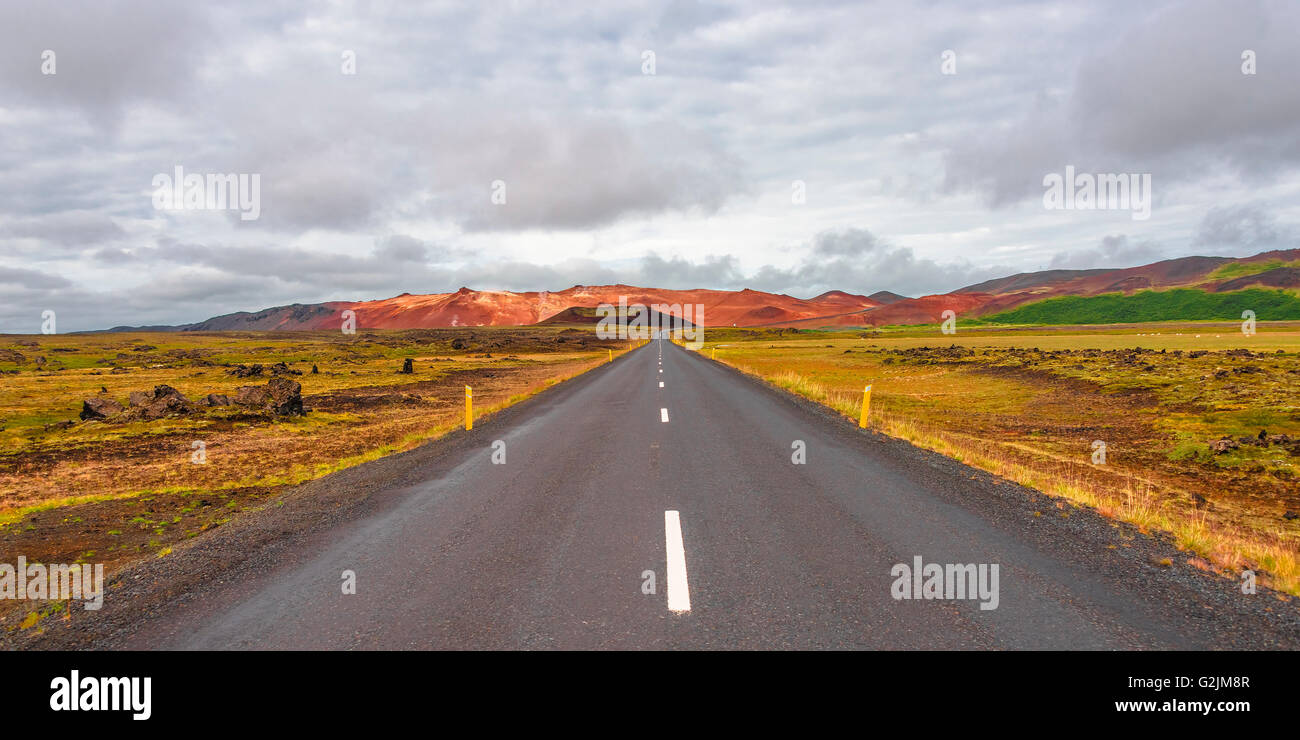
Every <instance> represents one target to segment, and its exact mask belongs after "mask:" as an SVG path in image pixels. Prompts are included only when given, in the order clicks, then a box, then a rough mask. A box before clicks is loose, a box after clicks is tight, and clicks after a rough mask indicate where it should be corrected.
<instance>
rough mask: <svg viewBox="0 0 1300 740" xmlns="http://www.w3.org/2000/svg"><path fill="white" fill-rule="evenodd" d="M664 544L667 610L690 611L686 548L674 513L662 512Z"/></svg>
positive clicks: (678, 518)
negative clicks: (666, 567)
mask: <svg viewBox="0 0 1300 740" xmlns="http://www.w3.org/2000/svg"><path fill="white" fill-rule="evenodd" d="M664 542H665V543H666V544H667V548H668V610H669V611H674V612H688V611H690V610H691V589H690V587H689V586H687V585H686V548H685V547H684V546H683V545H682V520H681V516H680V515H678V513H677V512H676V511H665V512H664Z"/></svg>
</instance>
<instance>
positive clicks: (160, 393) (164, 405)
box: [131, 385, 196, 420]
mask: <svg viewBox="0 0 1300 740" xmlns="http://www.w3.org/2000/svg"><path fill="white" fill-rule="evenodd" d="M131 400H132V402H133V403H132V404H131V405H133V406H135V405H136V404H135V403H134V401H135V400H136V394H134V393H132V394H131ZM195 410H196V409H195V406H194V404H192V403H190V400H189V399H188V398H186V397H185V396H183V395H181V392H180V391H178V390H176V389H175V388H173V387H171V386H170V385H159V386H155V387H154V389H153V394H152V395H151V396H150V397H149V399H148V401H147V403H144V404H143V405H141V406H140V415H141V416H142V417H143V418H145V419H148V420H153V419H161V418H163V417H164V416H174V415H177V414H192V413H194V411H195Z"/></svg>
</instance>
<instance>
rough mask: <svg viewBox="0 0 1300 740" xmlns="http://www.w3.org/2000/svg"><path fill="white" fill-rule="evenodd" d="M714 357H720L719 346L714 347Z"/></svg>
mask: <svg viewBox="0 0 1300 740" xmlns="http://www.w3.org/2000/svg"><path fill="white" fill-rule="evenodd" d="M713 359H715V360H716V359H718V348H717V347H714V348H713Z"/></svg>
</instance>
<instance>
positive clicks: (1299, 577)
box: [717, 335, 1300, 595]
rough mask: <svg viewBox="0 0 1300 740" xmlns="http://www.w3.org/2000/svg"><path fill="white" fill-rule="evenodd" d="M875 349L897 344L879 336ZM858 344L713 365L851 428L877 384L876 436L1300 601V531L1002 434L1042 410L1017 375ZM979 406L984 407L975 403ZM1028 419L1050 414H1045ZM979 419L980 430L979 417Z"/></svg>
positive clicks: (1133, 472)
mask: <svg viewBox="0 0 1300 740" xmlns="http://www.w3.org/2000/svg"><path fill="white" fill-rule="evenodd" d="M945 339H947V338H945ZM1049 340H1050V342H1051V343H1053V344H1059V345H1061V346H1068V344H1069V342H1070V341H1071V340H1070V338H1068V337H1062V336H1058V335H1053V336H1051V337H1046V338H1044V337H1029V338H1025V337H1017V338H1015V339H1010V338H1006V337H995V338H992V339H991V340H990V339H989V338H977V339H971V340H969V341H970V342H971V343H972V344H975V345H977V346H978V345H979V344H981V343H984V342H988V341H994V342H996V343H997V344H999V345H1003V346H1024V345H1026V344H1032V346H1043V345H1047V344H1048V343H1049ZM927 341H928V343H929V345H931V346H932V345H933V344H934V340H933V338H930V339H929V340H926V339H924V338H920V339H917V338H905V339H900V340H898V343H899V346H901V347H905V348H906V347H921V346H926V342H927ZM1074 341H1075V346H1077V345H1078V344H1079V343H1080V340H1079V339H1077V338H1076V339H1075V340H1074ZM1170 341H1172V342H1175V343H1178V344H1179V345H1180V346H1182V345H1185V344H1186V341H1185V339H1184V338H1183V337H1179V336H1172V337H1170ZM872 342H873V343H875V344H878V345H879V344H884V345H886V346H892V344H891V343H889V342H887V341H882V340H880V339H878V338H874V337H873V338H872ZM1008 343H1010V344H1009V345H1008ZM1274 343H1277V344H1282V345H1283V346H1291V347H1293V346H1294V345H1287V344H1286V343H1285V340H1282V339H1279V338H1278V337H1273V338H1272V339H1271V341H1270V346H1272V345H1273V344H1274ZM827 344H830V346H829V347H827V346H826V345H827ZM1082 344H1084V345H1085V346H1087V345H1090V344H1100V345H1102V346H1103V347H1104V346H1111V345H1116V344H1118V345H1119V346H1124V345H1125V344H1128V345H1129V346H1131V345H1132V341H1131V339H1130V338H1129V337H1120V338H1116V337H1114V336H1113V335H1106V336H1104V337H1101V338H1098V337H1083V338H1082ZM862 346H863V342H861V341H852V342H845V341H832V342H829V343H828V342H826V341H824V340H820V339H800V340H785V341H780V342H771V341H752V342H745V341H739V342H734V343H729V344H728V345H726V346H725V348H722V349H720V350H719V351H718V353H717V360H718V361H720V362H724V363H726V364H729V365H731V366H733V367H735V368H736V369H738V370H740V371H741V372H745V373H747V374H750V375H754V376H757V377H759V378H762V379H764V380H766V381H767V382H770V383H772V384H773V385H776V386H777V387H780V388H784V389H786V390H788V391H790V392H793V393H796V394H798V395H801V396H803V397H805V398H808V399H810V400H813V401H816V402H818V403H821V404H823V405H825V406H827V407H829V408H832V409H834V410H835V411H837V412H839V413H841V414H843V415H844V416H846V417H848V418H850V419H853V420H857V419H858V416H859V413H860V410H861V402H862V392H861V386H862V385H863V384H864V383H865V382H871V383H872V384H873V386H874V387H873V394H872V396H873V398H872V411H871V418H870V427H871V428H872V429H873V430H875V431H878V432H880V433H883V434H886V435H889V436H892V437H897V438H900V439H904V440H907V441H908V442H910V443H912V444H915V445H917V446H919V447H922V448H925V449H929V450H933V451H935V452H938V453H940V454H943V455H946V456H948V457H952V458H954V459H957V460H959V461H961V462H964V463H966V464H968V465H971V466H974V467H977V468H980V469H982V470H986V471H988V472H990V473H993V474H995V475H998V476H1000V477H1002V478H1005V479H1006V480H1010V481H1014V482H1016V483H1019V484H1022V485H1025V486H1029V487H1031V488H1035V489H1037V490H1040V491H1042V492H1044V493H1047V494H1050V495H1053V496H1057V497H1060V498H1062V499H1065V500H1068V501H1070V502H1072V503H1075V504H1077V505H1081V506H1087V507H1091V508H1093V509H1096V510H1097V511H1098V512H1100V513H1102V514H1103V515H1105V516H1109V517H1112V518H1115V519H1118V520H1122V521H1125V522H1129V523H1131V524H1133V525H1135V526H1137V527H1138V528H1139V529H1140V530H1142V531H1144V532H1153V531H1164V532H1168V533H1169V534H1170V535H1172V537H1173V539H1174V541H1175V542H1176V543H1177V545H1178V546H1179V547H1180V548H1181V549H1184V550H1186V551H1188V552H1189V553H1192V554H1194V555H1196V556H1198V557H1200V558H1203V559H1204V560H1205V561H1208V562H1209V563H1212V564H1213V567H1214V569H1215V570H1217V571H1218V572H1220V573H1222V574H1224V575H1225V576H1230V577H1236V576H1237V575H1238V574H1239V573H1240V571H1242V570H1243V569H1251V570H1253V571H1255V572H1256V573H1258V574H1259V575H1260V580H1261V582H1262V583H1266V584H1268V585H1271V586H1272V587H1273V588H1275V589H1278V590H1279V591H1283V592H1286V593H1289V594H1292V595H1300V557H1298V552H1297V551H1298V550H1300V548H1298V547H1297V540H1296V537H1295V536H1294V533H1290V532H1282V531H1281V528H1280V527H1278V528H1277V529H1274V530H1271V531H1270V530H1268V529H1267V528H1261V527H1259V526H1252V525H1253V524H1254V522H1255V521H1257V520H1258V518H1257V517H1256V518H1249V517H1237V516H1236V514H1237V513H1238V512H1236V511H1235V510H1234V509H1232V508H1230V507H1224V511H1220V512H1217V513H1216V515H1215V516H1210V515H1209V514H1208V513H1207V511H1205V510H1204V509H1196V508H1194V507H1190V506H1186V505H1182V503H1181V502H1183V501H1186V500H1190V499H1191V493H1190V492H1188V491H1184V490H1181V489H1180V488H1178V487H1177V486H1175V485H1172V484H1171V483H1170V481H1169V480H1168V478H1167V477H1166V476H1164V475H1161V474H1160V471H1155V470H1150V469H1144V468H1143V467H1142V466H1141V465H1138V464H1128V465H1123V464H1121V465H1106V466H1098V465H1093V464H1090V462H1089V461H1088V459H1087V457H1086V456H1083V455H1081V454H1079V452H1078V451H1077V450H1071V451H1069V452H1068V454H1067V453H1063V452H1062V450H1061V449H1059V448H1058V447H1057V446H1056V445H1055V443H1054V441H1052V440H1047V439H1036V438H1035V437H1034V435H1032V434H1022V433H1018V432H1017V433H1010V432H1009V431H1008V430H1011V429H1013V428H1014V425H1012V426H1000V422H1001V420H1002V419H1003V418H1004V417H1005V418H1008V419H1014V418H1018V415H1019V414H1022V413H1026V411H1027V407H1028V406H1032V405H1034V404H1040V405H1041V404H1042V403H1044V401H1043V399H1041V398H1039V397H1035V396H1032V395H1029V394H1027V393H1026V390H1025V388H1023V387H1021V386H1020V385H1019V384H1017V383H1016V382H1015V379H1014V378H1007V377H1000V376H991V375H976V374H972V373H969V372H966V371H964V370H962V369H960V368H953V367H947V366H944V365H942V364H934V365H928V366H924V367H917V366H906V367H904V366H899V365H893V366H882V365H878V364H867V365H865V366H864V363H865V362H866V361H864V360H862V359H857V358H854V357H852V356H849V357H845V356H843V354H842V353H843V350H844V348H846V347H862ZM1189 348H1192V347H1191V346H1189ZM790 368H796V369H790ZM941 378H942V381H940V380H939V379H941ZM972 399H977V400H975V401H974V403H972V402H971V401H972ZM1032 411H1035V412H1037V413H1039V414H1041V413H1043V410H1042V409H1032ZM1107 411H1113V409H1109V408H1108V407H1106V408H1103V409H1099V410H1090V409H1078V408H1061V409H1053V410H1050V412H1059V413H1060V414H1063V415H1067V414H1068V415H1078V416H1079V417H1080V419H1082V420H1086V417H1088V416H1089V415H1097V414H1103V413H1107ZM963 412H966V413H963ZM976 412H979V413H976ZM976 416H978V417H979V420H978V422H977V421H976V420H975V419H973V418H971V417H976ZM990 419H991V420H992V421H990ZM1239 519H1240V521H1239Z"/></svg>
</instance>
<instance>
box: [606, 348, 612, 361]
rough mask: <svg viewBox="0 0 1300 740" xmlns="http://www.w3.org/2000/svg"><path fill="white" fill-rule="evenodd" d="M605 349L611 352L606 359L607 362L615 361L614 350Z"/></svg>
mask: <svg viewBox="0 0 1300 740" xmlns="http://www.w3.org/2000/svg"><path fill="white" fill-rule="evenodd" d="M605 351H606V352H608V353H609V359H608V360H606V362H613V361H614V350H612V349H607V350H605Z"/></svg>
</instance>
